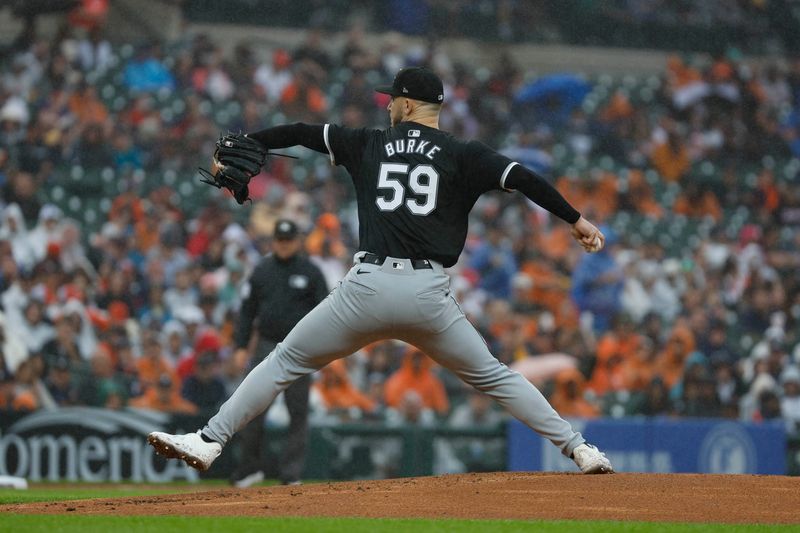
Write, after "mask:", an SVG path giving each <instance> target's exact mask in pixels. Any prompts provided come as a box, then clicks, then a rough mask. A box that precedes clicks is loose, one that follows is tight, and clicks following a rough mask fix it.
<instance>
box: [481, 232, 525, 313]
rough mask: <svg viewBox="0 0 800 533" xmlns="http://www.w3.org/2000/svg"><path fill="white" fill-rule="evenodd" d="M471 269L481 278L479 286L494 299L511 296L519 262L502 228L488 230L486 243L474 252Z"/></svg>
mask: <svg viewBox="0 0 800 533" xmlns="http://www.w3.org/2000/svg"><path fill="white" fill-rule="evenodd" d="M470 267H472V268H473V269H474V270H475V271H476V272H477V273H478V275H479V276H480V278H479V282H478V286H479V287H480V288H481V289H483V290H485V291H487V292H488V293H489V294H490V295H491V296H492V297H493V298H503V299H507V298H509V297H510V296H511V280H512V278H513V276H514V273H515V272H516V271H517V262H516V259H515V258H514V254H513V253H512V250H511V248H510V246H509V245H508V243H507V242H506V241H505V235H504V231H503V230H502V228H500V227H497V226H494V225H492V226H489V227H488V228H487V230H486V241H485V242H484V243H483V244H482V245H480V246H479V247H478V248H476V249H475V250H474V251H473V252H472V254H471V259H470Z"/></svg>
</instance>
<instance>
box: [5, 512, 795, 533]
mask: <svg viewBox="0 0 800 533" xmlns="http://www.w3.org/2000/svg"><path fill="white" fill-rule="evenodd" d="M0 531H3V532H5V531H14V532H15V533H17V532H24V531H47V532H48V533H55V532H58V531H76V532H77V531H80V532H84V531H98V532H107V531H114V532H115V533H121V532H124V531H152V532H154V533H155V532H158V533H162V532H163V533H168V532H171V531H180V532H183V531H198V532H200V531H202V532H204V533H209V532H214V531H224V532H225V533H237V532H240V531H241V532H245V531H271V532H272V531H282V532H296V533H306V532H315V533H317V532H321V533H339V532H342V533H381V532H395V531H409V532H414V533H417V532H437V533H438V532H450V531H452V532H458V533H507V532H512V531H536V532H545V533H566V532H573V531H581V532H583V531H589V532H601V533H602V532H607V531H623V532H645V533H650V532H668V533H670V532H679V531H680V532H683V531H695V532H698V533H700V532H703V533H705V532H711V533H715V532H719V533H723V532H724V533H740V532H746V533H755V532H762V531H763V532H767V531H769V532H772V531H780V532H783V531H800V527H798V526H776V525H764V526H749V525H734V526H731V525H721V524H659V523H649V522H599V521H593V522H579V521H572V520H563V521H539V520H536V521H522V520H491V521H490V520H412V519H403V520H390V519H358V518H246V517H220V518H214V517H181V516H122V517H116V516H80V515H75V516H71V515H38V516H35V515H14V516H2V517H1V518H0Z"/></svg>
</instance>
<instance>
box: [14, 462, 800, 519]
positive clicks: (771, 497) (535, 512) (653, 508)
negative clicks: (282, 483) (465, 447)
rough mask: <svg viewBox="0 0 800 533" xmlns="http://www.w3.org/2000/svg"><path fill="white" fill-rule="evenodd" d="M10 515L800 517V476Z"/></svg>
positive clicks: (544, 479)
mask: <svg viewBox="0 0 800 533" xmlns="http://www.w3.org/2000/svg"><path fill="white" fill-rule="evenodd" d="M0 512H13V513H63V512H75V513H81V514H116V515H120V514H130V515H133V514H135V515H240V516H241V515H249V516H359V517H373V518H389V517H393V518H401V517H403V518H411V517H420V518H492V519H579V520H589V519H601V520H646V521H664V522H726V523H800V479H798V478H790V477H785V476H745V475H741V476H723V475H697V474H615V475H612V476H583V475H580V474H560V473H558V474H556V473H522V472H507V473H506V472H503V473H492V474H463V475H450V476H438V477H425V478H405V479H390V480H380V481H348V482H335V483H334V482H331V483H319V484H310V485H304V486H298V487H263V488H254V489H246V490H238V489H224V490H210V491H206V492H200V493H197V492H194V493H191V494H170V495H164V496H147V497H139V498H114V499H102V500H91V501H87V500H84V501H71V502H58V503H54V502H49V503H32V504H17V505H6V506H0Z"/></svg>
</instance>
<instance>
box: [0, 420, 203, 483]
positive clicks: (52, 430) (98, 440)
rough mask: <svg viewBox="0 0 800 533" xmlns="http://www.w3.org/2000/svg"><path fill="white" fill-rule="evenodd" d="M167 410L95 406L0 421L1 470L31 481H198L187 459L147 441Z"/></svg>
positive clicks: (161, 426)
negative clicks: (172, 457) (166, 456)
mask: <svg viewBox="0 0 800 533" xmlns="http://www.w3.org/2000/svg"><path fill="white" fill-rule="evenodd" d="M168 421H169V416H168V415H165V414H163V413H157V412H150V411H139V410H124V411H112V410H106V409H95V408H91V407H71V408H64V409H57V410H44V411H37V412H35V413H33V414H30V415H27V416H25V417H23V418H19V419H17V420H16V421H14V422H13V423H11V424H10V425H9V426H8V427H6V424H0V475H11V476H18V477H24V478H27V479H29V480H31V481H41V480H49V481H59V480H64V481H78V480H80V481H93V482H103V481H112V482H113V481H134V482H142V481H145V482H153V483H159V482H166V481H175V480H187V481H196V480H197V479H198V475H197V472H196V471H195V470H192V469H191V468H189V467H188V466H186V465H185V464H184V463H183V462H182V461H164V460H163V459H162V458H160V457H158V456H156V455H155V454H154V453H153V449H152V448H151V447H150V446H148V444H147V442H146V439H145V437H146V435H147V433H149V432H150V431H154V430H160V429H165V425H166V424H167V423H168Z"/></svg>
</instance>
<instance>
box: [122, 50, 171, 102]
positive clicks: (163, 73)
mask: <svg viewBox="0 0 800 533" xmlns="http://www.w3.org/2000/svg"><path fill="white" fill-rule="evenodd" d="M124 80H125V85H126V86H127V87H128V89H130V90H132V91H142V92H151V91H157V90H158V89H162V88H164V89H169V90H172V89H173V88H174V87H175V79H174V78H173V77H172V74H170V72H169V71H168V70H167V69H166V67H164V65H163V64H162V63H161V61H160V60H159V59H158V47H157V45H146V46H140V47H139V49H138V50H137V51H136V54H135V55H134V56H133V58H131V60H130V61H129V62H128V64H127V65H126V66H125V72H124Z"/></svg>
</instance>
